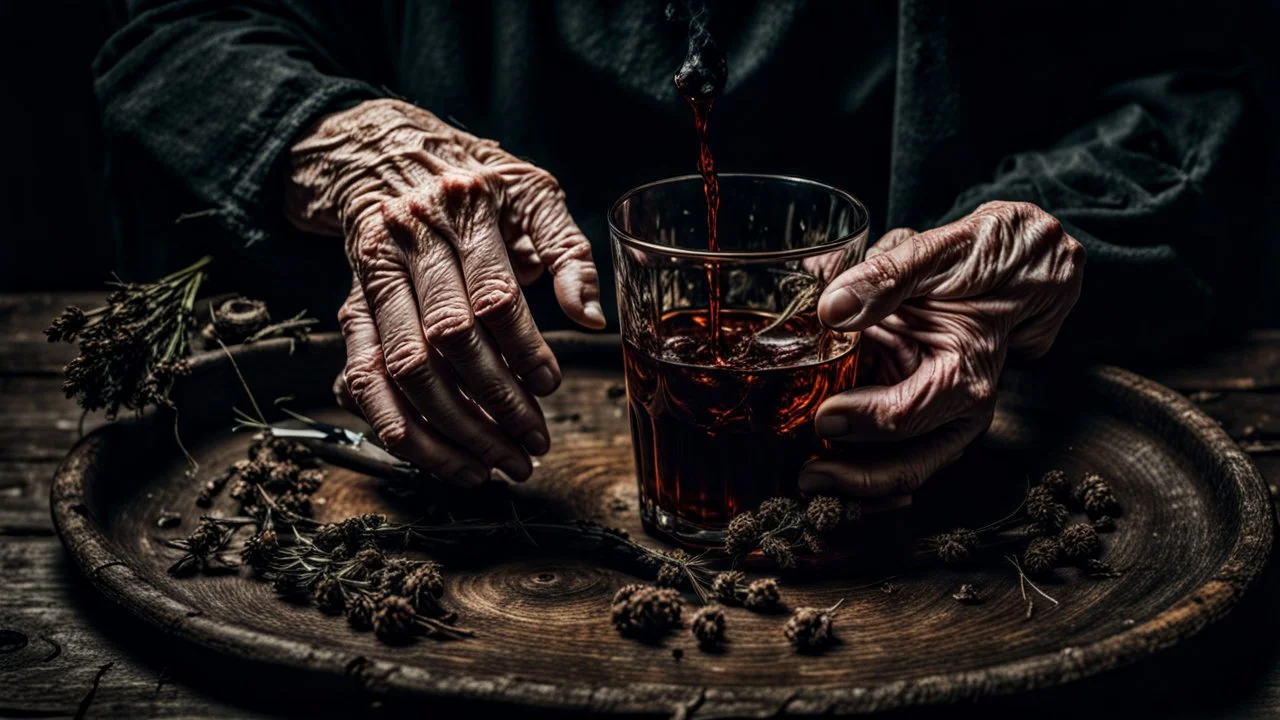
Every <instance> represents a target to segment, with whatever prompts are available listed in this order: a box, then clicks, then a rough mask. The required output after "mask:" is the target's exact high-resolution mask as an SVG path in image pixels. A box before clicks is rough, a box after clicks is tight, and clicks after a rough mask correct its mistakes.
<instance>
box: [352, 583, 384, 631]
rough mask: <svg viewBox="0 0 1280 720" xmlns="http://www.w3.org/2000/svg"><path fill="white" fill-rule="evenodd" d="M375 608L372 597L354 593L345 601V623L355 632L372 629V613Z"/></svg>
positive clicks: (375, 602)
mask: <svg viewBox="0 0 1280 720" xmlns="http://www.w3.org/2000/svg"><path fill="white" fill-rule="evenodd" d="M377 607H378V603H377V600H376V599H375V598H374V596H373V595H370V594H369V593H363V592H362V593H356V594H355V596H354V597H352V598H351V599H350V600H349V601H347V623H348V624H349V625H351V627H353V628H355V629H356V630H369V629H372V628H373V613H374V612H375V611H376V610H377Z"/></svg>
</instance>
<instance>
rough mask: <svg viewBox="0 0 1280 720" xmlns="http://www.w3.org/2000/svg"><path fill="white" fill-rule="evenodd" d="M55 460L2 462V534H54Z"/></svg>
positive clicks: (0, 532) (0, 524) (0, 498)
mask: <svg viewBox="0 0 1280 720" xmlns="http://www.w3.org/2000/svg"><path fill="white" fill-rule="evenodd" d="M55 467H57V463H56V462H54V461H35V462H18V461H10V462H0V535H52V534H53V521H52V520H51V519H50V517H49V482H50V481H51V480H52V479H53V471H54V468H55Z"/></svg>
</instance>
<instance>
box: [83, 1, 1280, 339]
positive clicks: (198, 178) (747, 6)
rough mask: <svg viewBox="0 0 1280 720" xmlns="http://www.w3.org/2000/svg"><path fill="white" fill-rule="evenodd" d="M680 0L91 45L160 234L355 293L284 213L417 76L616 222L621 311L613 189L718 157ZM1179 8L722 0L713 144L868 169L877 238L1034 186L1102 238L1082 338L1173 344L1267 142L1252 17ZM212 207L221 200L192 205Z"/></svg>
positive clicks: (1220, 273) (1213, 281) (293, 21)
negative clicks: (688, 64)
mask: <svg viewBox="0 0 1280 720" xmlns="http://www.w3.org/2000/svg"><path fill="white" fill-rule="evenodd" d="M1032 6H1034V7H1032ZM666 7H667V6H666V4H665V3H660V2H651V3H647V2H626V3H611V2H587V1H577V2H574V1H570V0H559V1H551V0H547V1H543V2H527V1H526V0H491V1H490V2H479V1H476V0H471V1H468V2H444V1H439V0H424V1H422V2H413V1H411V0H404V1H402V2H394V1H392V0H386V1H384V2H379V3H373V2H361V3H356V2H349V3H343V2H337V1H336V0H330V1H326V2H308V1H306V0H270V1H269V0H258V1H257V2H234V3H229V2H213V1H209V0H179V1H178V2H158V1H157V0H130V2H127V3H125V4H124V6H123V7H121V8H119V11H120V13H121V19H122V23H123V26H122V27H121V29H120V30H119V31H118V32H117V33H116V34H115V35H114V36H113V37H112V38H111V39H110V41H109V42H108V43H107V44H106V46H105V47H104V48H103V50H102V52H101V53H100V55H99V57H98V59H97V61H96V62H95V74H96V78H97V81H96V90H97V93H98V95H99V98H100V100H101V102H102V107H103V116H104V124H105V128H106V132H107V134H108V138H109V141H110V149H111V153H112V155H111V156H112V160H113V168H114V169H115V171H116V173H115V176H116V178H117V185H118V186H121V187H123V188H124V190H123V193H124V194H125V195H127V196H128V197H129V198H130V200H129V201H128V202H127V205H128V206H129V207H130V208H131V210H132V211H133V212H134V213H136V214H138V215H141V216H146V217H150V218H152V220H151V221H150V224H149V225H148V224H146V223H147V222H148V221H145V220H144V221H142V224H140V225H138V224H135V225H133V226H130V225H128V224H126V228H128V227H135V228H142V227H145V228H149V229H151V230H154V229H156V228H160V227H164V226H166V223H169V226H168V229H167V230H166V232H164V233H153V234H155V235H157V236H164V235H168V236H170V237H171V241H172V242H177V243H180V242H183V239H182V237H181V236H182V235H187V234H190V235H200V236H202V237H205V239H204V240H203V241H202V242H203V243H204V244H206V245H208V244H212V243H216V242H219V241H220V242H222V243H223V247H224V248H225V247H227V246H231V245H235V246H237V247H238V248H239V249H237V250H235V251H234V252H236V253H238V256H239V257H241V258H242V259H245V260H248V261H251V262H252V261H253V260H254V259H259V260H258V262H257V263H255V267H257V268H258V269H259V270H260V271H261V272H262V274H263V275H264V276H265V277H269V276H270V275H271V273H273V272H275V273H277V274H278V273H282V272H284V273H288V274H291V275H294V276H295V277H296V276H297V274H298V272H300V271H301V270H305V271H306V273H307V275H306V277H308V278H310V281H309V282H308V283H297V282H296V281H293V282H290V281H288V280H285V281H283V282H281V281H278V280H277V281H276V282H274V283H271V282H268V283H267V284H268V285H270V286H271V288H272V289H274V290H275V291H277V292H280V291H286V292H294V293H299V294H301V293H303V292H305V291H306V290H308V288H304V287H301V285H303V284H309V285H312V286H316V285H319V286H320V287H318V288H310V289H316V290H319V291H320V292H319V295H326V294H327V297H326V299H325V300H324V301H323V302H326V303H329V302H336V299H337V298H340V297H341V296H342V294H344V293H345V290H346V286H345V283H344V282H343V280H342V277H343V274H344V271H343V270H342V259H341V252H340V250H339V247H338V244H337V242H336V241H332V240H317V239H315V238H300V237H298V236H297V234H296V233H294V232H293V231H291V230H289V229H288V228H287V227H285V224H284V223H283V222H282V218H281V213H280V188H281V184H282V178H281V174H282V171H283V169H284V163H283V162H282V161H283V160H284V157H285V150H287V148H288V147H289V145H290V143H291V142H292V141H293V140H294V139H295V138H296V137H297V136H298V135H299V134H300V133H301V132H302V131H303V130H304V129H305V128H306V127H307V126H308V125H309V124H310V123H312V122H314V121H315V119H316V118H318V117H319V116H321V115H323V114H324V113H327V112H332V111H334V110H337V109H341V108H344V107H349V106H350V105H351V104H353V103H358V102H360V101H361V100H364V99H368V98H373V97H382V96H392V95H394V96H400V97H404V98H406V99H408V100H410V101H412V102H415V103H417V104H418V105H420V106H422V107H424V108H427V109H428V110H431V111H432V112H434V113H435V114H437V115H438V116H440V117H442V118H446V119H449V120H451V121H453V122H455V123H458V124H460V125H462V126H465V127H466V128H467V129H469V130H470V131H472V132H474V133H475V134H477V135H481V136H485V137H492V138H495V139H497V140H499V141H501V142H502V144H503V145H504V146H505V147H507V148H508V149H510V150H511V151H512V152H514V153H515V154H517V155H520V156H522V157H526V158H529V159H531V160H532V161H534V162H536V163H537V164H539V165H541V166H543V167H545V168H546V169H548V170H550V171H551V172H552V173H554V174H555V175H556V176H557V177H558V178H559V179H560V181H561V184H562V185H563V186H564V188H565V190H566V192H567V193H568V198H569V200H568V201H569V206H570V209H571V211H572V212H573V214H574V216H575V218H577V220H578V222H579V224H580V225H581V226H582V227H583V230H584V231H585V232H586V233H587V234H588V236H589V237H591V238H592V240H593V242H594V243H596V251H595V257H596V259H597V262H598V263H599V264H600V265H601V270H602V271H604V283H605V286H604V295H605V298H606V311H607V312H608V313H610V315H611V316H612V315H614V308H613V307H612V306H611V301H612V295H613V293H612V279H611V273H610V272H609V271H610V268H609V267H608V262H609V261H608V258H609V253H608V251H607V247H606V243H607V241H608V237H607V232H606V227H605V212H606V210H607V208H608V205H609V203H610V202H611V201H612V200H613V199H614V198H616V197H617V196H618V195H620V194H621V193H622V192H623V191H625V190H626V189H627V188H629V187H631V186H634V185H636V184H639V183H642V182H646V181H649V180H652V179H655V178H658V177H664V176H669V175H674V174H685V173H687V172H690V171H691V170H692V169H693V165H694V161H695V152H696V151H695V147H694V134H693V128H692V122H691V117H690V113H689V109H688V108H687V106H685V105H684V104H683V103H682V102H681V101H680V100H679V98H678V97H677V95H676V93H675V90H674V87H673V86H672V83H671V75H672V73H673V72H674V69H675V68H676V67H677V66H678V65H679V63H680V61H681V60H682V58H683V55H684V52H685V43H686V27H685V23H683V22H671V21H669V20H667V19H666V17H665V15H666ZM1159 7H1160V11H1159V12H1158V13H1154V14H1153V13H1148V12H1128V13H1126V10H1125V9H1124V8H1123V7H1117V6H1115V5H1114V4H1112V3H1108V4H1103V3H1101V2H1092V3H1090V2H1084V3H1082V2H1070V3H1068V2H1050V3H1034V4H1028V3H1014V2H1008V3H1006V2H984V3H980V4H979V3H975V4H968V3H947V2H941V1H940V0H901V2H899V3H891V2H816V1H813V2H782V1H777V0H774V1H770V0H756V1H740V2H712V3H709V4H708V8H709V13H708V17H709V24H710V29H711V31H712V34H713V35H714V36H715V37H716V39H717V42H718V43H719V44H720V45H721V46H722V47H724V48H725V50H726V54H727V55H728V58H729V63H730V80H729V86H728V88H727V90H726V93H725V95H724V97H723V98H722V99H721V100H720V101H719V102H718V103H717V106H716V109H715V113H714V115H713V118H712V133H713V145H714V147H715V150H716V153H717V165H718V166H719V167H720V168H721V169H722V170H723V171H765V172H776V173H788V174H799V175H804V176H808V177H813V178H815V179H819V180H823V181H826V182H830V183H832V184H834V185H837V186H840V187H842V188H844V189H847V190H849V191H851V192H853V193H854V194H856V195H858V196H860V197H861V198H862V199H863V200H864V201H865V202H866V203H867V205H868V207H869V208H870V210H871V212H872V216H873V232H875V233H876V234H879V233H880V232H883V231H884V230H886V229H888V228H891V227H895V226H901V225H906V226H911V227H915V228H917V229H924V228H927V227H931V226H933V225H935V224H937V223H940V222H944V221H947V220H950V219H953V218H955V217H958V216H960V215H962V214H964V213H966V212H968V211H969V210H972V209H973V208H974V207H976V206H977V205H978V204H980V203H981V202H984V201H987V200H995V199H1008V200H1027V201H1031V202H1035V203H1037V204H1039V205H1041V206H1042V207H1044V208H1045V209H1046V210H1048V211H1050V212H1052V213H1054V214H1055V215H1057V216H1058V217H1059V218H1061V219H1062V220H1063V221H1064V223H1065V224H1067V226H1068V227H1069V229H1070V230H1071V231H1072V233H1073V234H1075V235H1076V236H1077V237H1078V238H1080V240H1081V241H1082V242H1084V243H1085V245H1086V247H1087V248H1088V251H1089V265H1088V268H1087V270H1086V280H1085V291H1084V295H1083V298H1082V300H1081V303H1080V305H1079V306H1078V308H1077V311H1076V312H1075V313H1073V316H1072V319H1071V321H1070V322H1069V326H1068V330H1067V335H1066V337H1065V338H1064V341H1063V343H1062V344H1064V345H1066V346H1068V347H1069V348H1070V349H1072V350H1079V351H1081V352H1088V353H1092V354H1098V353H1109V354H1112V355H1114V354H1115V353H1116V352H1117V351H1121V350H1125V349H1145V350H1148V351H1159V350H1161V349H1169V348H1172V347H1176V346H1178V345H1179V344H1181V343H1185V342H1187V341H1188V340H1189V339H1191V338H1193V337H1195V336H1196V335H1197V334H1199V333H1202V332H1204V331H1205V330H1207V329H1209V328H1210V327H1211V326H1213V324H1214V323H1216V322H1220V320H1221V318H1223V317H1224V313H1223V312H1222V311H1223V310H1224V309H1226V308H1229V307H1230V303H1232V302H1238V301H1239V300H1238V299H1237V296H1239V295H1244V291H1245V288H1244V287H1242V285H1245V283H1241V282H1239V281H1238V279H1235V276H1233V275H1232V271H1233V268H1232V267H1231V265H1230V262H1229V261H1231V260H1232V259H1233V258H1241V257H1244V258H1247V257H1249V256H1250V255H1249V252H1250V251H1249V246H1248V243H1249V240H1250V238H1251V237H1253V235H1252V234H1251V232H1252V230H1253V227H1252V224H1251V218H1256V217H1257V215H1258V214H1257V213H1256V212H1253V211H1252V210H1251V207H1252V205H1253V204H1254V203H1256V202H1257V197H1256V185H1257V184H1256V183H1253V182H1250V173H1252V172H1254V168H1253V166H1252V165H1251V163H1256V162H1261V156H1260V154H1258V153H1256V152H1254V153H1251V152H1250V145H1249V142H1250V140H1249V139H1248V135H1247V133H1248V129H1249V128H1248V122H1247V120H1248V118H1249V116H1250V112H1251V110H1250V106H1249V99H1248V97H1247V92H1246V90H1245V88H1246V87H1247V81H1246V75H1245V71H1247V69H1248V64H1247V63H1248V60H1249V47H1248V45H1247V43H1244V42H1243V41H1242V40H1241V37H1242V36H1243V35H1244V34H1245V33H1244V29H1245V28H1247V27H1248V24H1249V23H1250V22H1251V14H1250V13H1251V12H1253V11H1252V10H1251V9H1249V8H1248V7H1244V8H1240V7H1236V6H1234V5H1229V4H1218V5H1216V6H1215V7H1214V9H1213V11H1212V12H1207V11H1206V10H1205V8H1204V7H1203V6H1201V5H1186V6H1182V5H1179V4H1162V5H1160V6H1159ZM193 210H195V211H198V210H207V211H208V212H207V213H206V214H204V215H202V216H200V217H199V218H198V219H197V220H193V221H191V222H190V223H183V224H182V225H180V226H177V228H178V229H175V228H174V227H173V226H172V225H171V222H172V219H173V218H174V217H176V216H177V215H178V214H179V213H181V212H184V211H186V212H190V211H193ZM209 221H216V225H214V224H212V223H210V222H209ZM201 222H203V223H205V224H204V225H199V227H200V228H201V229H200V230H199V231H196V230H190V231H188V229H187V228H193V227H196V226H197V224H199V223H201ZM211 228H217V229H218V231H219V232H213V231H212V230H211ZM227 235H230V236H233V237H238V238H239V242H230V241H228V240H227V238H226V236H227ZM267 239H269V240H270V241H269V242H260V241H263V240H267ZM245 243H251V245H250V246H249V247H248V249H244V245H245ZM268 253H270V254H271V257H272V258H273V262H270V263H267V262H264V261H262V260H261V259H262V258H266V257H268ZM219 254H220V255H221V254H224V251H219ZM280 257H286V258H290V260H288V261H285V262H282V261H281V260H280V259H279V258H280ZM320 266H324V268H326V270H325V272H321V271H320V269H319V268H320ZM531 304H532V305H533V306H534V308H535V312H536V313H537V314H538V317H539V322H540V324H541V325H542V327H543V328H544V329H549V328H552V327H557V326H562V325H564V324H565V321H564V320H563V318H562V317H561V315H560V314H559V313H558V312H556V311H555V310H554V306H553V302H552V301H551V296H550V293H549V288H548V287H547V283H542V284H541V287H538V288H536V289H535V290H534V291H533V292H532V297H531ZM315 307H317V312H319V309H318V306H315ZM328 311H329V309H328V308H326V309H325V312H326V313H327V312H328Z"/></svg>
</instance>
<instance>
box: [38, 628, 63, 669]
mask: <svg viewBox="0 0 1280 720" xmlns="http://www.w3.org/2000/svg"><path fill="white" fill-rule="evenodd" d="M37 637H39V638H40V639H41V640H43V641H45V642H47V643H49V645H50V646H51V647H52V648H53V651H52V652H50V653H49V654H48V655H47V656H45V658H44V659H43V660H41V661H40V662H42V663H47V662H49V661H50V660H53V659H54V658H56V657H58V656H59V655H61V654H62V645H61V644H59V643H58V641H57V640H54V639H53V638H51V637H49V636H48V635H45V634H43V633H42V634H40V635H38V636H37Z"/></svg>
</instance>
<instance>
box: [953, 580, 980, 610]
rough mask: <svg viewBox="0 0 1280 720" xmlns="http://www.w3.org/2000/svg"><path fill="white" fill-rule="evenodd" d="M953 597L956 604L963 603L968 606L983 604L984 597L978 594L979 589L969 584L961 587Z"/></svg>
mask: <svg viewBox="0 0 1280 720" xmlns="http://www.w3.org/2000/svg"><path fill="white" fill-rule="evenodd" d="M951 597H953V598H955V599H956V602H961V603H964V604H966V605H976V604H977V603H980V602H982V596H981V595H979V594H978V590H977V588H975V587H974V586H973V585H970V584H969V583H965V584H963V585H961V586H960V588H959V589H958V590H956V591H955V594H953V595H952V596H951Z"/></svg>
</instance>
